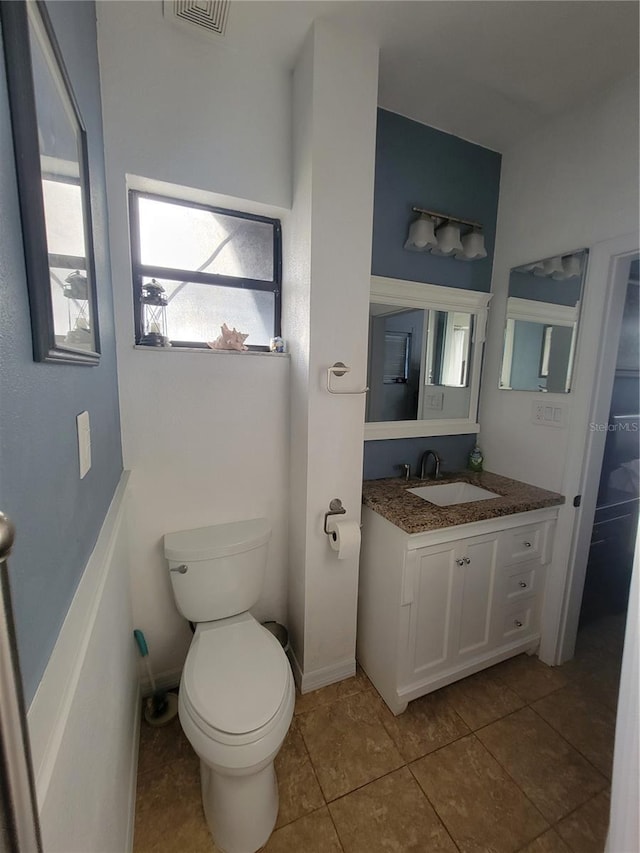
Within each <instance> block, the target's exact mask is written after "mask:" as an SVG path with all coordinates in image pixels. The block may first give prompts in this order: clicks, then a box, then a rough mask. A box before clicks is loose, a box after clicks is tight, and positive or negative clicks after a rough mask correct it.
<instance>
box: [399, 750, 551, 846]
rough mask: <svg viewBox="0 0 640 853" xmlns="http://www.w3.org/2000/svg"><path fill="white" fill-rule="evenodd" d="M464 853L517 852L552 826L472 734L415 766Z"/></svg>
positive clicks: (415, 774) (430, 796) (421, 760)
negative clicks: (549, 825)
mask: <svg viewBox="0 0 640 853" xmlns="http://www.w3.org/2000/svg"><path fill="white" fill-rule="evenodd" d="M411 771H412V773H413V774H414V776H415V777H416V779H417V780H418V782H419V783H420V786H421V787H422V789H423V790H424V791H425V793H426V794H427V796H428V797H429V800H430V801H431V803H432V804H433V806H434V807H435V810H436V812H437V814H438V816H439V817H440V819H441V820H442V821H443V822H444V824H445V826H446V827H447V829H448V830H449V832H450V833H451V836H452V837H453V840H454V841H455V842H456V844H457V845H458V847H459V848H460V850H461V851H463V853H514V851H516V850H520V848H521V847H522V846H523V845H524V844H526V843H527V842H529V841H531V840H533V839H534V838H536V837H537V836H538V835H540V833H541V832H543V831H544V830H545V829H547V828H548V824H547V822H546V821H545V819H544V818H543V817H542V815H541V814H540V813H539V811H538V810H537V809H536V808H535V807H534V806H533V805H532V804H531V803H530V802H529V800H528V799H527V798H526V797H525V796H524V794H523V793H522V791H521V790H520V789H519V788H518V787H517V786H516V785H515V784H514V782H513V780H512V779H510V778H509V776H508V775H507V774H506V773H505V771H504V770H503V769H502V767H500V765H499V764H498V762H497V761H496V760H495V759H494V758H493V757H492V756H491V755H490V754H489V752H488V751H487V750H486V749H485V748H484V746H483V745H482V744H481V743H480V742H479V741H478V740H477V738H476V737H475V736H474V735H469V736H467V737H464V738H462V739H461V740H457V741H456V742H455V743H452V744H449V746H445V747H443V749H440V750H438V751H437V752H434V753H432V754H431V755H427V756H426V757H425V758H421V759H420V760H419V761H416V762H415V763H413V764H412V765H411Z"/></svg>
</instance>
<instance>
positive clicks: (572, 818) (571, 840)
mask: <svg viewBox="0 0 640 853" xmlns="http://www.w3.org/2000/svg"><path fill="white" fill-rule="evenodd" d="M610 807H611V800H610V798H609V792H608V791H602V793H600V794H598V795H597V796H596V797H594V798H593V799H592V800H589V802H588V803H585V804H584V805H583V806H581V807H580V808H579V809H577V810H576V811H575V812H573V813H572V814H570V815H569V816H568V817H565V818H564V820H561V821H560V823H559V824H558V825H557V827H556V829H557V830H558V832H559V833H560V835H561V836H562V837H563V839H564V840H565V841H566V842H567V844H568V845H569V847H570V848H571V850H573V853H602V851H603V850H604V845H605V842H606V840H607V830H608V828H609V809H610Z"/></svg>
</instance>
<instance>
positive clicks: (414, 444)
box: [364, 110, 502, 480]
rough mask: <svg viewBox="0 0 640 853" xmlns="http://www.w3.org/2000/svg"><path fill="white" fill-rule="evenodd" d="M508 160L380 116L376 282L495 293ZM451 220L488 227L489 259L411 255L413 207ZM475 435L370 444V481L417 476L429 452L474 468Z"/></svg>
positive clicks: (452, 467)
mask: <svg viewBox="0 0 640 853" xmlns="http://www.w3.org/2000/svg"><path fill="white" fill-rule="evenodd" d="M501 159H502V158H501V155H500V154H498V153H497V152H495V151H491V150H489V149H488V148H483V147H481V146H480V145H474V144H473V143H472V142H467V141H466V140H464V139H460V138H459V137H457V136H452V135H451V134H449V133H443V132H442V131H440V130H436V129H435V128H433V127H428V126H427V125H424V124H420V123H419V122H416V121H412V120H411V119H408V118H404V117H403V116H399V115H396V114H395V113H390V112H387V111H386V110H378V130H377V140H376V176H375V190H374V211H373V252H372V262H371V272H372V273H373V275H381V276H388V277H389V278H399V279H403V280H406V281H424V282H427V283H429V284H439V285H442V286H445V287H460V288H463V289H466V290H480V291H485V292H488V291H490V290H491V271H492V267H493V248H494V243H495V233H496V218H497V214H498V193H499V190H500V165H501ZM414 205H415V206H416V207H424V208H427V209H429V210H436V211H439V212H441V213H449V214H451V215H452V216H459V217H461V218H462V219H471V220H475V221H477V222H481V223H482V224H483V226H484V236H485V246H486V249H487V257H486V258H484V259H482V260H479V261H458V260H455V259H454V258H448V257H447V258H445V257H439V256H437V255H432V254H430V253H428V252H409V251H407V250H406V249H404V248H403V246H404V243H405V241H406V239H407V233H408V230H409V223H410V222H411V221H412V220H413V219H415V218H416V214H414V213H412V211H411V208H412V207H413V206H414ZM475 439H476V437H475V436H474V435H454V436H438V437H437V438H411V439H390V440H388V441H365V443H364V477H365V479H367V480H370V479H378V478H380V477H394V476H398V469H397V468H395V467H394V466H396V465H398V464H400V463H403V462H408V463H409V464H411V468H412V470H413V471H415V470H416V467H417V465H418V462H419V459H420V456H421V455H422V453H423V451H424V450H426V449H433V450H435V451H436V452H437V453H438V454H440V456H441V457H442V458H443V468H444V470H448V471H457V470H461V469H463V468H465V467H466V465H467V459H468V456H469V453H470V452H471V450H472V449H473V446H474V444H475Z"/></svg>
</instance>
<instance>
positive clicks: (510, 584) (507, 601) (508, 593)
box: [502, 563, 544, 605]
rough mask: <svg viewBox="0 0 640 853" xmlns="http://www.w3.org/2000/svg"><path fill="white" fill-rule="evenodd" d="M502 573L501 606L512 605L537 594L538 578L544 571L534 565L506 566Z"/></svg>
mask: <svg viewBox="0 0 640 853" xmlns="http://www.w3.org/2000/svg"><path fill="white" fill-rule="evenodd" d="M503 571H504V577H503V580H502V604H503V605H512V604H515V602H516V601H518V600H519V599H521V598H526V597H527V596H529V595H533V594H535V593H536V592H537V588H538V583H539V581H540V577H539V576H540V573H541V572H542V571H544V569H543V568H542V567H541V566H539V565H537V564H536V563H534V564H533V565H531V564H528V565H518V566H508V567H507V568H505V569H504V570H503Z"/></svg>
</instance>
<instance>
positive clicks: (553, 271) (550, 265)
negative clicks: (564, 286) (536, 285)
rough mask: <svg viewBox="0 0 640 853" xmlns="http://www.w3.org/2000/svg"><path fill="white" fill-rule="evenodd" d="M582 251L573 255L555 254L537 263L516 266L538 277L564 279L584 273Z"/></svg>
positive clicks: (517, 269) (517, 270) (517, 268)
mask: <svg viewBox="0 0 640 853" xmlns="http://www.w3.org/2000/svg"><path fill="white" fill-rule="evenodd" d="M582 254H583V253H582V252H576V253H575V254H572V255H555V256H554V257H552V258H546V259H545V260H544V261H537V262H536V263H535V264H525V265H524V266H522V267H516V268H515V271H516V272H523V273H533V275H535V276H538V278H552V279H553V280H554V281H564V280H565V279H568V278H575V277H576V276H579V275H581V274H582Z"/></svg>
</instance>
